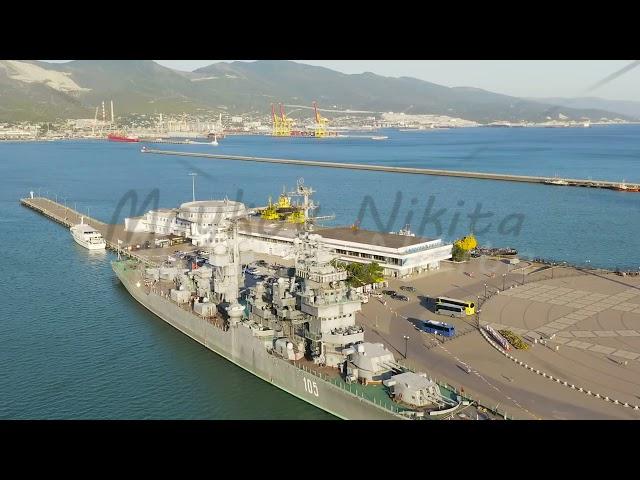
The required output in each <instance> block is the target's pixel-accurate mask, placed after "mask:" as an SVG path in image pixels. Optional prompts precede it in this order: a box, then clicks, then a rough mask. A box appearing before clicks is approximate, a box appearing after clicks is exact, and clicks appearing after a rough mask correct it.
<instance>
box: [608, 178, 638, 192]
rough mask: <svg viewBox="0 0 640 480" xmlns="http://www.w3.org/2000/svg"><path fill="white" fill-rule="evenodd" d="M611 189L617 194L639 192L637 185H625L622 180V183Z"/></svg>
mask: <svg viewBox="0 0 640 480" xmlns="http://www.w3.org/2000/svg"><path fill="white" fill-rule="evenodd" d="M612 188H613V189H614V190H617V191H619V192H638V191H640V186H638V185H627V184H626V183H625V182H624V180H622V183H619V184H617V185H614V186H613V187H612Z"/></svg>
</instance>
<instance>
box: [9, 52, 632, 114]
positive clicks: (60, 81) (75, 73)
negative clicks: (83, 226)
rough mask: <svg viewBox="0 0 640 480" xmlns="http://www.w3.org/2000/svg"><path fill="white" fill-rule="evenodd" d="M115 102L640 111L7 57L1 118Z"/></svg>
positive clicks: (288, 70)
mask: <svg viewBox="0 0 640 480" xmlns="http://www.w3.org/2000/svg"><path fill="white" fill-rule="evenodd" d="M109 100H113V101H114V103H115V106H116V108H115V110H116V116H118V115H123V114H127V113H147V114H149V113H161V112H162V113H182V112H187V113H197V112H204V111H212V110H213V111H226V112H229V113H249V112H254V113H263V114H268V113H269V111H270V109H271V104H272V103H280V102H282V103H285V104H301V105H311V102H312V101H314V100H316V101H318V103H319V104H320V105H321V106H325V107H327V108H336V109H344V110H346V109H350V110H367V111H375V112H388V111H393V112H404V113H407V114H435V115H448V116H450V117H459V118H463V119H466V120H473V121H477V122H479V123H490V122H495V121H535V122H540V121H545V120H549V119H558V118H562V116H564V117H566V118H568V119H571V120H581V119H590V120H592V121H594V120H599V119H601V118H609V119H612V118H616V117H617V118H622V119H625V120H633V119H634V117H635V115H631V114H630V113H632V110H628V112H627V113H622V112H620V111H619V110H615V111H614V110H611V109H609V108H603V107H605V106H607V104H602V107H600V106H598V104H594V103H592V104H589V105H588V104H575V105H574V104H564V105H561V102H560V100H561V99H549V100H548V101H547V100H544V99H542V100H541V99H523V98H517V97H512V96H508V95H501V94H498V93H493V92H489V91H486V90H481V89H478V88H471V87H445V86H442V85H437V84H435V83H430V82H426V81H423V80H418V79H415V78H409V77H400V78H392V77H383V76H380V75H375V74H373V73H362V74H350V75H348V74H344V73H340V72H337V71H334V70H330V69H328V68H323V67H316V66H310V65H304V64H300V63H296V62H291V61H280V60H261V61H256V62H231V63H225V62H221V63H215V64H212V65H209V66H207V67H204V68H200V69H198V70H195V71H193V72H183V71H178V70H174V69H171V68H168V67H164V66H162V65H159V64H157V63H156V62H154V61H152V60H74V61H70V62H67V63H48V62H42V61H31V60H29V61H12V60H0V121H22V120H29V121H51V120H54V119H56V118H92V117H93V116H94V113H95V108H96V106H98V105H99V104H100V103H101V102H102V101H107V102H108V101H109ZM552 100H553V101H552ZM583 105H584V106H583ZM614 112H615V113H614ZM618 112H620V113H618Z"/></svg>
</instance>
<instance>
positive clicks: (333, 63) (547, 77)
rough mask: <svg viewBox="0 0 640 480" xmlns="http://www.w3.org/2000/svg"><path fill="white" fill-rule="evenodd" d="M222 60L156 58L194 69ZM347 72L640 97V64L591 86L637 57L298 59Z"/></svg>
mask: <svg viewBox="0 0 640 480" xmlns="http://www.w3.org/2000/svg"><path fill="white" fill-rule="evenodd" d="M220 61H233V60H156V62H158V63H160V64H161V65H164V66H167V67H171V68H174V69H177V70H185V71H192V70H195V69H196V68H199V67H204V66H206V65H211V64H212V63H216V62H220ZM295 61H296V62H300V63H306V64H309V65H317V66H321V67H327V68H331V69H332V70H337V71H339V72H342V73H349V74H353V73H363V72H373V73H376V74H378V75H384V76H389V77H402V76H406V77H414V78H419V79H421V80H426V81H429V82H433V83H437V84H440V85H445V86H448V87H461V86H464V87H476V88H482V89H485V90H489V91H492V92H496V93H503V94H507V95H513V96H516V97H582V96H594V97H601V98H608V99H613V100H635V101H640V68H634V69H631V70H630V71H628V72H626V73H625V74H624V75H621V76H620V77H618V78H615V79H613V80H611V81H610V82H609V83H607V84H606V85H603V86H600V87H598V88H596V89H594V90H592V91H589V88H590V87H593V86H594V85H596V84H598V82H600V81H601V80H602V79H604V78H606V77H607V76H609V75H611V74H612V73H614V72H616V71H618V70H620V69H622V68H624V67H625V66H627V65H629V64H630V63H632V62H633V60H295Z"/></svg>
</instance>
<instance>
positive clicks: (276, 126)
mask: <svg viewBox="0 0 640 480" xmlns="http://www.w3.org/2000/svg"><path fill="white" fill-rule="evenodd" d="M271 119H272V120H273V130H272V135H273V136H274V137H281V136H282V129H281V128H280V119H279V118H278V116H277V115H276V107H275V105H274V104H273V103H272V104H271Z"/></svg>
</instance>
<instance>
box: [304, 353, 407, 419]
mask: <svg viewBox="0 0 640 480" xmlns="http://www.w3.org/2000/svg"><path fill="white" fill-rule="evenodd" d="M293 365H294V366H295V367H296V368H298V369H299V370H302V371H303V372H305V373H308V374H310V375H313V376H314V377H316V378H317V379H319V380H321V381H324V382H325V383H327V384H329V385H330V386H332V387H334V388H339V389H340V390H342V391H344V392H345V393H349V394H350V395H352V396H354V397H356V398H358V399H360V400H361V401H363V402H366V403H369V404H371V405H374V406H376V407H379V408H382V409H384V410H387V411H389V412H391V413H394V414H396V415H400V414H401V413H402V412H403V411H404V410H405V409H403V408H400V407H398V406H396V405H394V404H393V401H392V400H391V399H389V401H388V402H386V401H384V400H382V399H377V398H376V397H374V396H371V397H369V396H368V395H366V392H365V391H363V390H361V389H359V388H358V386H357V385H356V384H352V383H345V382H343V381H342V379H341V378H339V377H330V376H329V375H325V374H323V373H322V372H318V371H316V370H314V369H312V368H309V367H307V366H305V365H299V364H297V363H295V362H294V363H293Z"/></svg>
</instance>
